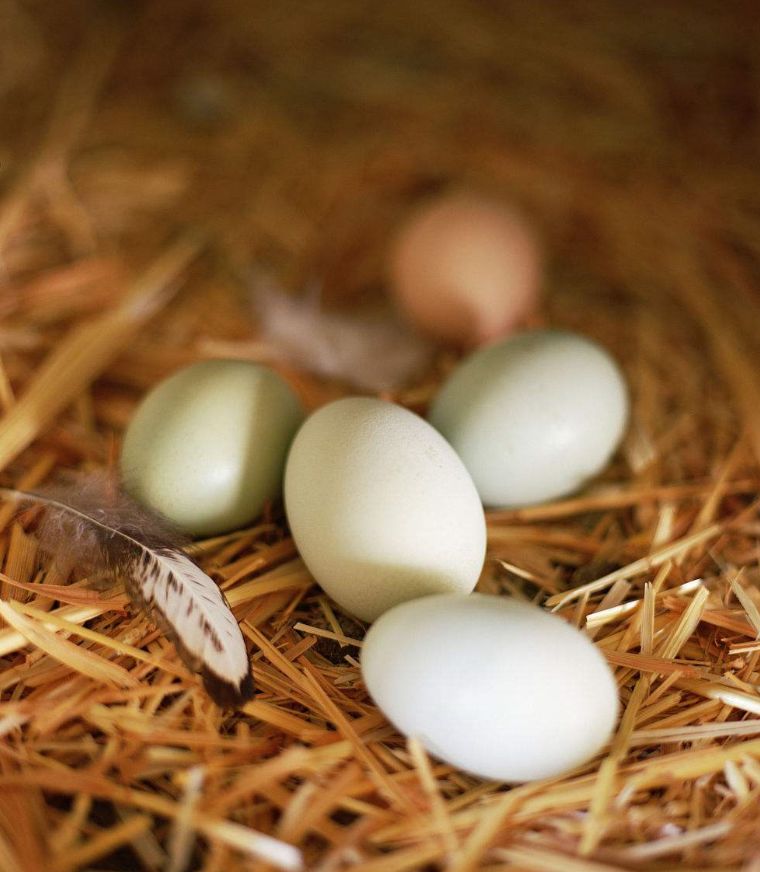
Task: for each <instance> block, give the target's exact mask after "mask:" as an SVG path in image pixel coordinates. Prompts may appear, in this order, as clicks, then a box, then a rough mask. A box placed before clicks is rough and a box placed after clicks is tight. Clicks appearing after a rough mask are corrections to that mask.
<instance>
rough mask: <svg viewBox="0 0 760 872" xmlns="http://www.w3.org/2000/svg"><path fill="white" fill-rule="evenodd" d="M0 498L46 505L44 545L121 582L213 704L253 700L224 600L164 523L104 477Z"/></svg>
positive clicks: (244, 655)
mask: <svg viewBox="0 0 760 872" xmlns="http://www.w3.org/2000/svg"><path fill="white" fill-rule="evenodd" d="M0 496H2V497H5V498H7V499H12V500H16V501H19V502H36V503H40V504H42V505H44V506H45V507H46V512H45V518H44V520H43V522H42V524H41V527H40V540H41V545H42V547H43V548H44V549H45V550H47V551H49V552H52V553H53V554H55V555H56V556H57V557H58V558H59V559H60V558H63V560H64V561H65V562H66V563H68V564H71V563H79V564H83V565H86V566H88V567H89V568H90V569H93V570H95V571H105V572H107V573H108V574H109V575H111V576H114V577H116V578H119V579H121V580H123V582H124V584H125V587H126V589H127V592H128V593H129V595H130V597H131V599H132V600H133V601H134V602H135V603H136V604H137V605H139V606H140V607H142V608H143V609H145V611H146V612H148V614H150V615H151V617H153V618H154V619H155V620H156V622H157V623H159V624H160V625H161V626H162V628H163V630H164V631H165V632H166V634H167V635H168V636H169V638H170V639H171V640H172V641H173V642H174V645H175V647H176V649H177V652H178V653H179V655H180V656H181V657H182V660H183V661H184V662H185V664H186V665H187V667H188V668H189V669H191V670H192V671H193V672H198V673H200V674H201V676H202V678H203V683H204V685H205V687H206V690H207V691H208V693H209V695H210V696H211V698H212V699H213V700H214V701H215V702H216V703H218V704H219V705H221V706H225V707H226V706H240V705H242V704H243V703H244V702H246V701H247V700H249V699H250V698H251V697H252V696H253V679H252V677H251V669H250V661H249V657H248V652H247V650H246V646H245V641H244V639H243V634H242V633H241V631H240V627H239V626H238V624H237V621H236V620H235V616H234V615H233V614H232V612H231V611H230V608H229V605H228V604H227V601H226V599H225V597H224V594H223V593H222V592H221V591H220V590H219V588H218V586H217V585H216V584H215V583H214V581H213V580H212V579H211V578H209V576H208V575H206V573H205V572H203V570H202V569H201V568H200V567H199V566H198V565H197V564H196V563H194V562H193V561H192V560H191V559H190V558H189V557H188V555H187V554H186V553H185V552H184V551H183V550H182V545H183V544H184V539H183V537H182V536H181V534H178V533H176V532H175V531H174V530H173V529H172V528H171V527H170V526H169V524H168V523H167V522H166V521H165V520H164V519H163V518H160V517H158V516H156V515H155V514H153V513H152V512H150V511H148V510H146V509H144V508H143V507H141V506H139V505H138V504H137V503H135V502H134V500H132V499H131V498H129V497H128V496H127V495H126V494H124V493H123V492H122V491H121V490H120V489H119V488H118V487H117V486H116V485H115V484H114V483H113V482H111V481H108V480H106V479H105V478H103V477H101V476H86V477H81V478H77V479H75V480H74V481H73V482H72V483H71V484H65V485H59V486H54V487H50V488H45V489H44V490H41V491H38V492H33V493H26V492H24V491H16V490H12V489H9V488H0Z"/></svg>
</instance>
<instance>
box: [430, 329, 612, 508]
mask: <svg viewBox="0 0 760 872" xmlns="http://www.w3.org/2000/svg"><path fill="white" fill-rule="evenodd" d="M428 418H429V420H430V422H431V423H432V424H433V426H434V427H436V428H437V429H438V430H439V431H440V432H441V433H442V434H443V435H444V436H445V437H446V439H448V441H449V442H450V443H451V444H452V445H453V446H454V448H455V450H456V451H457V453H458V454H459V456H460V457H461V458H462V460H463V462H464V465H465V466H466V467H467V469H468V470H469V471H470V475H472V478H473V480H474V482H475V484H476V486H477V488H478V492H479V493H480V496H481V499H482V500H483V502H484V503H485V505H487V506H524V505H530V504H531V503H540V502H543V501H545V500H551V499H554V498H556V497H561V496H564V495H566V494H569V493H572V492H573V491H575V490H577V489H578V488H580V487H581V486H582V485H583V484H584V483H585V482H586V481H587V480H588V479H589V478H591V477H592V476H594V475H596V474H597V473H599V472H600V471H601V470H602V469H603V468H604V466H605V465H606V464H607V462H608V461H609V459H610V457H611V455H612V454H613V452H614V451H615V449H616V448H617V446H618V444H619V443H620V440H621V438H622V436H623V433H624V431H625V427H626V422H627V419H628V391H627V388H626V383H625V380H624V378H623V375H622V373H621V371H620V369H619V367H618V365H617V364H616V363H615V361H614V360H613V359H612V358H611V357H610V355H609V354H608V353H607V352H606V351H605V350H604V349H603V348H601V347H600V346H599V345H597V344H596V343H595V342H592V341H591V340H589V339H586V338H585V337H583V336H578V335H576V334H573V333H565V332H560V331H551V330H542V331H534V332H530V333H524V334H521V335H519V336H515V337H512V338H510V339H507V340H505V341H503V342H501V343H499V344H496V345H492V346H489V347H487V348H482V349H480V350H478V351H476V352H475V353H474V354H472V355H471V356H470V357H468V358H467V359H466V360H465V361H464V362H463V363H462V364H460V365H459V367H458V368H457V369H455V370H454V372H453V373H452V374H451V376H450V377H449V379H448V380H447V381H446V382H445V383H444V385H443V387H442V388H441V390H440V391H439V393H438V395H437V396H436V398H435V399H434V400H433V403H432V404H431V407H430V412H429V415H428Z"/></svg>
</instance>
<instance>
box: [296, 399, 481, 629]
mask: <svg viewBox="0 0 760 872" xmlns="http://www.w3.org/2000/svg"><path fill="white" fill-rule="evenodd" d="M285 508H286V511H287V515H288V521H289V522H290V528H291V530H292V533H293V538H294V540H295V543H296V546H297V547H298V550H299V552H300V554H301V556H302V557H303V559H304V561H305V563H306V565H307V567H308V568H309V571H310V572H311V573H312V575H313V576H314V578H315V579H316V580H317V581H318V582H319V584H320V585H321V586H322V587H323V588H324V590H325V591H327V593H328V594H329V595H330V596H331V597H333V599H334V600H335V601H336V602H338V603H339V604H340V605H341V606H343V608H345V609H346V610H347V611H349V612H351V613H352V614H354V615H356V616H357V617H359V618H361V619H363V620H365V621H372V620H374V619H375V618H376V617H377V616H378V615H380V614H382V613H383V612H384V611H385V610H386V609H389V608H390V607H391V606H394V605H396V604H397V603H400V602H404V601H405V600H408V599H413V598H415V597H419V596H423V595H425V594H430V593H440V592H443V591H456V592H462V593H467V592H469V591H471V590H472V589H473V588H474V587H475V584H476V582H477V580H478V576H479V574H480V570H481V568H482V566H483V559H484V555H485V544H486V535H485V520H484V516H483V509H482V506H481V504H480V500H479V498H478V494H477V491H476V490H475V486H474V485H473V483H472V480H471V479H470V476H469V475H468V473H467V470H466V469H465V468H464V466H463V465H462V462H461V461H460V460H459V458H458V457H457V456H456V454H455V453H454V451H453V450H452V448H451V446H450V445H449V444H448V443H447V442H446V440H445V439H443V437H442V436H441V435H440V434H439V433H438V432H436V431H435V430H434V429H433V428H432V427H431V426H430V425H429V424H428V423H427V422H426V421H424V420H423V419H422V418H420V417H419V416H417V415H415V414H414V413H412V412H410V411H408V410H406V409H403V408H402V407H400V406H397V405H395V404H393V403H387V402H383V401H382V400H376V399H370V398H361V397H352V398H348V399H342V400H337V401H336V402H333V403H330V404H329V405H327V406H323V407H322V408H321V409H319V410H318V411H317V412H315V413H314V414H313V415H312V416H311V417H310V418H309V419H308V420H307V421H306V422H305V423H304V425H303V427H302V428H301V429H300V430H299V432H298V435H297V436H296V438H295V439H294V441H293V445H292V447H291V450H290V454H289V456H288V462H287V466H286V470H285Z"/></svg>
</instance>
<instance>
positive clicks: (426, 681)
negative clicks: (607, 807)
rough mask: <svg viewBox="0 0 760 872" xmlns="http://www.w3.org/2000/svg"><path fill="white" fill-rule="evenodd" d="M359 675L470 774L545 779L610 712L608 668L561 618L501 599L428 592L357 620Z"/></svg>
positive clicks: (608, 725)
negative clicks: (361, 622) (364, 625)
mask: <svg viewBox="0 0 760 872" xmlns="http://www.w3.org/2000/svg"><path fill="white" fill-rule="evenodd" d="M361 668H362V675H363V677H364V681H365V684H366V686H367V689H368V690H369V692H370V694H371V695H372V698H373V699H374V701H375V702H376V703H377V705H378V706H379V707H380V709H381V710H382V711H383V712H384V713H385V715H386V716H387V717H388V719H389V720H390V721H392V722H393V723H394V724H395V726H396V727H397V728H398V729H399V730H400V731H401V732H402V733H403V734H404V735H405V736H417V737H418V738H419V739H420V740H421V742H422V743H423V745H424V746H425V747H426V748H427V750H428V751H430V753H431V754H434V755H435V756H436V757H438V758H440V759H441V760H444V761H445V762H447V763H450V764H452V765H454V766H457V767H459V768H460V769H463V770H465V771H467V772H470V773H472V774H473V775H478V776H480V777H481V778H487V779H494V780H498V781H508V782H520V781H531V780H534V779H539V778H550V777H553V776H555V775H559V774H561V773H563V772H565V771H566V770H568V769H571V768H573V767H575V766H578V765H580V764H582V763H584V762H585V761H587V760H588V759H589V758H591V757H593V756H594V755H595V754H596V753H598V752H599V751H600V750H601V748H602V747H603V746H604V744H605V742H606V741H607V740H608V739H609V737H610V734H611V732H612V729H613V727H614V725H615V721H616V718H617V712H618V693H617V686H616V684H615V681H614V678H613V675H612V672H611V671H610V669H609V667H608V666H607V663H606V662H605V660H604V658H603V656H602V655H601V654H600V653H599V651H598V650H597V649H596V648H595V647H594V645H593V643H592V642H591V641H590V640H589V639H588V638H587V637H586V636H584V635H583V634H582V633H581V632H579V631H578V630H576V629H575V628H574V627H572V626H570V625H569V624H567V623H566V622H565V621H564V620H562V619H561V618H559V617H557V616H555V615H551V614H549V613H547V612H544V611H543V610H541V609H539V608H538V607H536V606H532V605H527V604H524V603H521V602H518V601H516V600H513V599H508V598H503V597H495V596H484V595H482V594H472V595H471V596H468V597H465V596H457V595H440V596H431V597H425V598H423V599H418V600H415V601H414V602H407V603H403V604H402V605H399V606H396V608H394V609H391V610H390V611H389V612H386V613H385V614H384V615H383V616H382V617H381V618H380V619H379V620H378V621H377V622H376V623H375V624H374V625H373V626H372V627H371V628H370V630H369V632H368V633H367V636H366V638H365V640H364V646H363V648H362V654H361Z"/></svg>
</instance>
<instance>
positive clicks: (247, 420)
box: [121, 360, 303, 535]
mask: <svg viewBox="0 0 760 872" xmlns="http://www.w3.org/2000/svg"><path fill="white" fill-rule="evenodd" d="M302 420H303V411H302V409H301V405H300V403H299V402H298V399H297V398H296V396H295V394H294V393H293V392H292V391H291V390H290V388H289V387H288V386H287V385H286V384H285V382H284V381H283V380H282V379H281V378H280V376H278V375H277V373H275V372H273V371H272V370H270V369H267V367H264V366H259V365H258V364H255V363H249V362H247V361H242V360H208V361H203V362H201V363H196V364H193V365H192V366H188V367H185V368H184V369H182V370H180V371H179V372H176V373H174V375H172V376H171V377H170V378H168V379H166V380H165V381H162V382H161V383H160V384H159V385H157V386H156V387H155V388H153V390H152V391H150V393H149V394H148V395H147V396H146V397H145V398H144V399H143V401H142V402H141V403H140V406H139V407H138V409H137V411H136V413H135V415H134V417H133V418H132V420H131V422H130V424H129V427H128V428H127V432H126V434H125V437H124V446H123V449H122V454H121V469H122V475H123V477H124V483H125V486H126V487H127V490H128V491H129V492H130V493H131V494H132V495H133V496H134V497H135V499H137V500H139V501H140V502H142V503H143V504H145V505H147V506H149V507H150V508H152V509H154V510H155V511H157V512H160V513H161V514H162V515H164V516H166V517H167V518H168V519H169V520H170V521H173V522H174V523H175V524H176V525H177V526H178V527H180V528H181V529H183V530H185V531H186V532H188V533H192V534H197V535H212V534H215V533H221V532H224V531H226V530H232V529H235V528H237V527H242V526H243V525H245V524H247V523H249V522H250V521H252V520H253V519H254V518H255V517H256V516H257V515H258V514H259V513H260V512H261V510H262V508H263V506H264V503H265V502H266V501H267V500H269V499H272V498H274V497H277V496H278V495H279V493H280V491H281V488H282V475H283V468H284V466H285V457H286V455H287V452H288V448H289V447H290V442H291V440H292V438H293V435H294V433H295V431H296V429H297V428H298V425H299V424H300V423H301V421H302Z"/></svg>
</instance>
